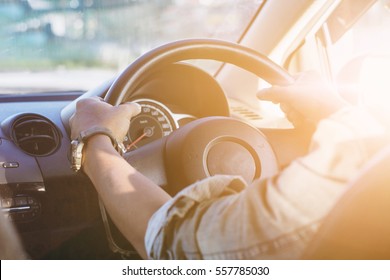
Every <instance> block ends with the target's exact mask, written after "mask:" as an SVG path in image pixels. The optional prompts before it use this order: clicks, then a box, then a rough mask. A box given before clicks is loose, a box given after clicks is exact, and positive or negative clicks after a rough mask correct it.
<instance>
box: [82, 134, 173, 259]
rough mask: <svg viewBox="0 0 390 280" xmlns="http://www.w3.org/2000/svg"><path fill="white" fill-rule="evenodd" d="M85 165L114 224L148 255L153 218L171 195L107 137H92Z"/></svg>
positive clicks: (144, 255)
mask: <svg viewBox="0 0 390 280" xmlns="http://www.w3.org/2000/svg"><path fill="white" fill-rule="evenodd" d="M83 167H84V171H85V173H86V174H87V175H88V176H89V178H90V179H91V181H92V183H93V184H94V186H95V188H96V190H97V191H98V193H99V195H100V197H101V199H102V200H103V202H104V205H105V206H106V208H107V211H108V212H109V214H110V216H111V218H112V219H113V221H114V223H115V224H116V225H117V227H118V228H119V230H120V231H121V232H122V233H123V234H124V236H125V237H126V238H127V239H128V240H129V241H130V242H131V243H132V245H133V246H134V247H135V248H136V250H137V251H138V252H139V254H140V255H141V256H142V257H144V258H145V257H146V253H145V248H144V236H145V232H146V228H147V225H148V221H149V218H150V217H151V216H152V215H153V213H154V212H155V211H156V210H157V209H158V208H160V206H161V205H163V204H164V203H165V202H166V201H167V200H169V199H170V196H169V195H168V194H167V193H165V192H164V191H163V190H162V189H161V188H159V187H158V186H157V185H156V184H154V183H153V182H152V181H150V180H149V179H147V178H146V177H144V176H143V175H142V174H140V173H139V172H137V171H136V170H135V169H134V168H133V167H132V166H130V165H129V164H128V163H127V162H126V161H125V160H124V159H123V158H122V157H121V156H120V155H119V154H118V153H117V152H116V151H115V150H114V149H113V147H112V145H111V142H110V139H109V138H108V137H106V136H103V135H98V136H95V137H92V138H91V139H89V141H88V144H87V146H86V149H85V161H84V163H83Z"/></svg>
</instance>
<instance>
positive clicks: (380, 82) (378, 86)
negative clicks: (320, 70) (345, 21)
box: [325, 0, 390, 108]
mask: <svg viewBox="0 0 390 280" xmlns="http://www.w3.org/2000/svg"><path fill="white" fill-rule="evenodd" d="M325 27H328V30H329V35H330V36H329V37H330V38H329V43H328V46H327V51H328V55H329V62H330V67H331V70H332V74H333V76H334V79H335V81H336V83H337V85H338V86H339V87H340V93H342V94H343V96H344V97H345V98H346V99H347V100H349V101H350V102H352V103H355V104H361V105H367V106H375V107H377V108H379V107H383V104H389V103H390V80H389V77H388V73H389V72H390V1H384V0H381V1H377V2H376V3H375V4H374V5H372V6H370V7H369V8H368V10H367V11H366V12H365V13H364V15H363V16H362V17H360V18H359V19H358V20H357V21H356V23H355V24H354V25H353V26H352V27H351V28H350V29H348V31H346V32H345V33H343V34H341V35H340V34H337V32H338V30H339V29H336V28H332V27H334V26H332V25H331V23H328V26H325Z"/></svg>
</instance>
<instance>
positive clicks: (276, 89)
mask: <svg viewBox="0 0 390 280" xmlns="http://www.w3.org/2000/svg"><path fill="white" fill-rule="evenodd" d="M287 91H288V90H286V88H285V87H281V86H273V87H270V88H265V89H262V90H260V91H259V92H258V93H257V98H259V99H261V100H266V101H272V102H273V103H281V102H288V101H290V99H291V96H290V94H288V92H287Z"/></svg>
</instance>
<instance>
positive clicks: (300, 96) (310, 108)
mask: <svg viewBox="0 0 390 280" xmlns="http://www.w3.org/2000/svg"><path fill="white" fill-rule="evenodd" d="M257 97H258V98H259V99H262V100H268V101H272V102H274V103H280V107H281V109H282V110H283V111H284V113H285V114H286V116H287V118H288V119H289V120H290V121H291V122H292V123H293V124H294V125H297V124H301V123H302V122H303V123H307V122H309V123H314V124H317V123H318V122H319V121H320V120H321V119H323V118H326V117H327V116H329V115H331V114H332V113H334V112H336V111H338V110H340V109H341V108H343V107H345V106H346V105H347V102H346V101H344V100H343V99H342V98H341V97H340V96H339V95H338V94H337V93H336V91H335V90H333V89H332V87H331V86H330V84H328V83H326V82H324V81H323V80H321V79H320V77H319V75H318V74H316V73H313V72H304V73H302V74H300V75H299V76H298V77H297V79H296V81H295V83H294V84H291V85H288V86H272V87H270V88H266V89H263V90H261V91H259V92H258V94H257Z"/></svg>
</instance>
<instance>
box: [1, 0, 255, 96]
mask: <svg viewBox="0 0 390 280" xmlns="http://www.w3.org/2000/svg"><path fill="white" fill-rule="evenodd" d="M261 2H262V1H259V0H149V1H142V0H138V1H137V0H70V1H68V0H66V1H65V0H5V1H1V2H0V93H11V92H33V91H45V90H68V89H80V90H87V89H89V88H91V87H93V86H96V85H98V84H100V83H102V82H103V81H105V80H107V79H109V78H111V77H112V76H113V75H114V74H115V73H117V72H118V71H119V70H120V69H122V68H124V67H125V66H126V65H128V64H129V63H130V62H131V61H133V60H134V59H135V58H137V57H138V56H139V55H141V54H142V53H144V52H146V51H148V50H150V49H152V48H153V47H156V46H158V45H160V44H162V43H165V42H169V41H173V40H177V39H183V38H191V37H212V38H220V39H225V40H230V41H238V40H239V38H240V36H241V35H242V34H243V32H244V31H245V27H246V26H247V25H248V23H249V21H250V19H251V18H252V17H253V15H254V14H255V13H256V11H257V9H258V6H259V5H260V4H261Z"/></svg>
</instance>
